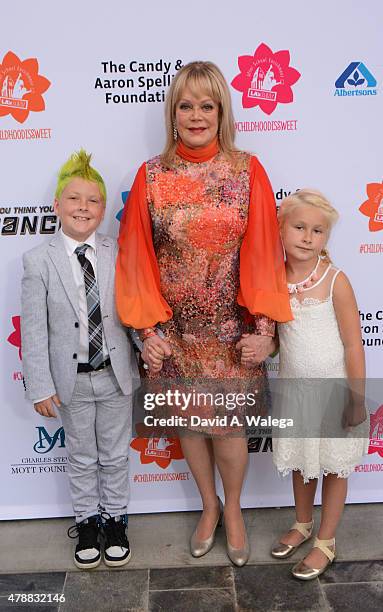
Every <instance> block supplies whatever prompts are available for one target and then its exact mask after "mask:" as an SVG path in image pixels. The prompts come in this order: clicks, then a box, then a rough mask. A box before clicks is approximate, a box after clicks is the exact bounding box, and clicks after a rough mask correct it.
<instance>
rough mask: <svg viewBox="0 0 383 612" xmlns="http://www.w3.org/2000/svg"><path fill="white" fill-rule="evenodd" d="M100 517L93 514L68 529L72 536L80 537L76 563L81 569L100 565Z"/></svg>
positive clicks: (75, 557) (75, 556)
mask: <svg viewBox="0 0 383 612" xmlns="http://www.w3.org/2000/svg"><path fill="white" fill-rule="evenodd" d="M99 534H100V518H99V517H98V516H91V517H89V518H87V519H85V520H84V521H81V523H76V524H75V525H73V526H72V527H69V529H68V536H69V537H70V538H73V539H74V538H77V537H78V544H77V546H76V550H75V553H74V558H73V561H74V564H75V565H76V566H77V567H79V568H80V569H92V568H94V567H97V566H98V565H100V561H101V552H100V542H99Z"/></svg>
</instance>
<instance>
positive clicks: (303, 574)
mask: <svg viewBox="0 0 383 612" xmlns="http://www.w3.org/2000/svg"><path fill="white" fill-rule="evenodd" d="M329 546H331V547H332V550H331V549H330V548H329ZM313 548H319V550H321V551H322V552H323V553H324V554H325V555H326V557H327V559H328V561H327V563H326V565H325V566H324V567H321V568H320V569H316V568H315V567H309V566H308V565H306V564H305V562H304V560H303V561H300V562H299V563H297V565H295V566H294V567H293V569H292V570H291V571H292V574H293V576H295V578H299V580H313V579H314V578H317V577H318V576H320V575H321V574H323V572H324V571H326V569H327V568H328V566H329V565H331V563H332V562H333V561H334V559H335V538H331V540H319V538H315V540H314V546H313Z"/></svg>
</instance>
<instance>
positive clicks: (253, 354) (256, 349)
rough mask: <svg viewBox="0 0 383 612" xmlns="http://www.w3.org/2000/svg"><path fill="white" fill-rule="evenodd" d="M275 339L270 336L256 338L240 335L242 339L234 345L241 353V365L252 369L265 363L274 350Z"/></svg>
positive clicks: (256, 336)
mask: <svg viewBox="0 0 383 612" xmlns="http://www.w3.org/2000/svg"><path fill="white" fill-rule="evenodd" d="M275 346H276V345H275V339H274V338H272V337H271V336H258V335H257V334H242V338H241V339H240V341H239V342H237V344H236V345H235V348H236V349H237V351H241V364H242V365H244V366H247V367H248V368H252V367H254V366H256V365H258V364H259V363H261V362H262V361H265V359H266V357H268V356H269V355H270V354H271V353H272V352H273V351H274V350H275Z"/></svg>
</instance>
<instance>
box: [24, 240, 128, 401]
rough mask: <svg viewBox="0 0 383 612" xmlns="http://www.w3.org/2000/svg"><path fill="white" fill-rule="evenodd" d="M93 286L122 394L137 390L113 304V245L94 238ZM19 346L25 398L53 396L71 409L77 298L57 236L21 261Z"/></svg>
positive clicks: (77, 331) (66, 257)
mask: <svg viewBox="0 0 383 612" xmlns="http://www.w3.org/2000/svg"><path fill="white" fill-rule="evenodd" d="M96 247H97V280H98V286H99V293H100V302H101V314H102V324H103V330H104V338H105V342H106V345H107V347H108V351H109V357H110V360H111V364H112V368H113V371H114V374H115V376H116V378H117V380H118V383H119V385H120V387H121V390H122V392H123V393H124V394H125V395H128V394H130V393H132V390H133V387H136V386H138V384H139V374H138V369H137V363H136V358H135V355H134V352H133V349H132V346H131V342H130V339H128V337H127V330H126V328H125V327H124V326H123V325H122V324H121V323H120V321H119V318H118V315H117V312H116V308H115V301H114V271H115V261H116V255H117V243H116V241H115V240H114V239H113V238H110V237H109V236H104V235H102V234H96ZM23 265H24V276H23V279H22V297H21V343H22V354H23V374H24V380H25V389H26V398H27V399H29V400H34V399H38V398H40V397H48V396H51V395H54V394H55V393H57V395H58V396H59V398H60V400H61V402H63V403H64V404H69V402H70V400H71V397H72V394H73V389H74V385H75V381H76V375H77V351H78V346H79V331H80V330H79V314H78V308H79V307H78V293H77V289H76V286H75V282H74V278H73V274H72V268H71V265H70V261H69V258H68V255H67V252H66V250H65V245H64V242H63V240H62V237H61V235H60V234H56V235H55V237H54V238H53V239H52V240H51V241H50V242H49V243H45V244H42V245H39V246H37V247H35V248H34V249H31V250H30V251H27V252H26V253H24V255H23Z"/></svg>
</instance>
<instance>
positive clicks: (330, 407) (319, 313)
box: [273, 265, 369, 482]
mask: <svg viewBox="0 0 383 612" xmlns="http://www.w3.org/2000/svg"><path fill="white" fill-rule="evenodd" d="M338 272H339V270H336V269H335V268H333V267H332V266H331V265H329V266H328V268H327V269H326V271H325V272H324V274H323V275H322V277H321V278H320V280H319V281H318V282H317V283H316V284H315V285H313V287H312V288H311V289H310V290H308V291H305V292H304V293H301V294H295V295H293V296H292V297H291V307H292V312H293V315H294V320H293V321H290V322H288V323H281V324H278V332H279V342H280V349H279V362H280V370H279V380H278V385H279V390H278V392H277V393H276V396H275V401H274V402H273V403H274V414H275V416H278V417H279V418H281V417H285V418H293V419H294V428H293V429H292V433H289V432H288V430H286V429H279V430H274V432H273V461H274V463H275V465H276V467H277V469H278V471H279V472H281V473H282V474H283V475H286V474H288V473H289V472H291V471H292V470H298V471H300V472H301V474H302V476H303V478H304V481H305V482H307V481H308V480H309V479H310V478H318V477H319V475H320V473H321V471H323V473H324V474H337V475H338V476H339V477H343V478H346V477H348V476H349V475H350V474H351V473H352V472H353V470H354V468H355V466H356V465H357V464H358V463H359V462H360V460H361V458H362V456H363V454H365V453H367V452H368V444H369V435H368V432H369V426H368V420H366V422H365V423H364V424H362V425H360V426H358V427H357V428H353V430H352V431H351V432H349V433H347V432H345V430H344V429H343V428H342V424H341V421H342V414H343V409H344V406H345V404H346V402H347V398H348V388H347V381H346V369H345V361H344V348H343V343H342V339H341V337H340V333H339V328H338V323H337V319H336V315H335V310H334V306H333V302H332V294H333V287H334V282H335V279H336V276H337V274H338ZM326 434H327V436H331V437H326Z"/></svg>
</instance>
